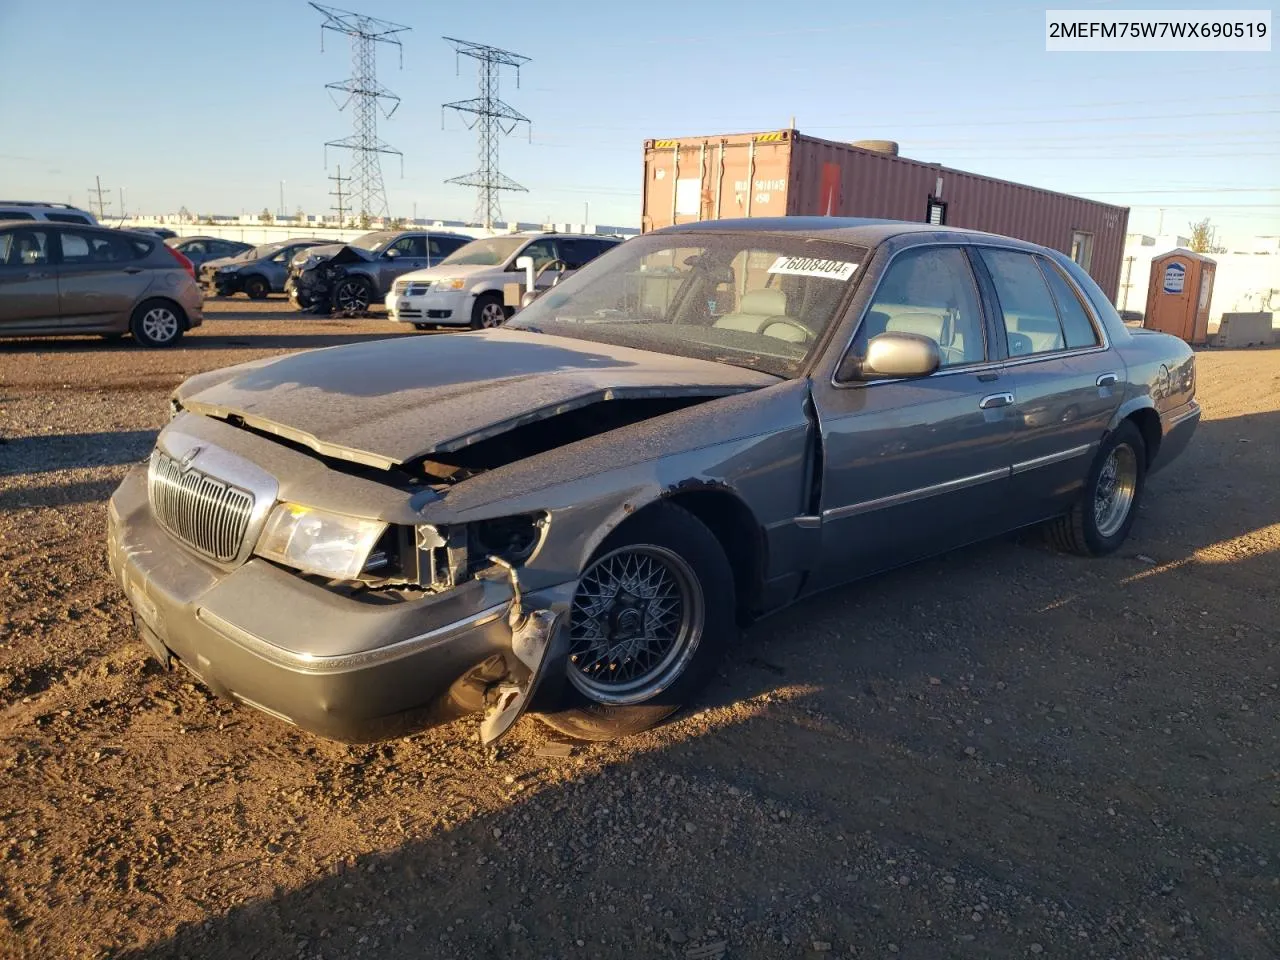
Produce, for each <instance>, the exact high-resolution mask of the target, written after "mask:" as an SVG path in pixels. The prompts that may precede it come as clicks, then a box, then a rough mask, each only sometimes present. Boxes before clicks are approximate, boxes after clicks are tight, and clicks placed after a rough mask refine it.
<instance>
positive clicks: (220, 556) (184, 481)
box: [147, 450, 253, 562]
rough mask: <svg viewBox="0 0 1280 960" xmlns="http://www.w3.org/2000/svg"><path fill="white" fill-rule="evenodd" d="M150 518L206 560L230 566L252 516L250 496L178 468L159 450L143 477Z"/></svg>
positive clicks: (177, 464) (225, 484)
mask: <svg viewBox="0 0 1280 960" xmlns="http://www.w3.org/2000/svg"><path fill="white" fill-rule="evenodd" d="M147 493H148V496H149V498H150V500H151V512H152V514H153V515H154V516H155V518H156V520H158V521H159V522H160V525H161V526H163V527H164V528H165V529H166V530H168V531H169V532H170V533H171V534H173V535H174V536H175V537H177V538H178V539H179V540H181V541H182V542H183V543H185V544H187V545H188V546H190V547H192V548H194V549H196V550H198V551H200V552H201V553H203V554H204V555H205V556H208V557H212V558H213V559H215V560H221V561H223V562H226V561H230V560H234V559H235V558H236V557H237V556H238V555H239V553H240V548H241V546H243V544H244V538H245V533H246V532H247V531H248V529H249V520H250V517H251V515H252V514H253V494H251V493H249V492H248V491H246V490H241V489H240V488H239V487H233V486H231V485H230V484H228V483H224V482H223V481H221V480H218V479H216V478H214V477H211V476H209V475H207V474H205V473H202V472H200V471H199V470H193V469H191V468H188V469H186V470H183V469H182V465H181V464H180V463H178V462H177V461H176V460H174V459H173V458H172V457H170V456H169V455H168V454H166V453H163V452H162V451H160V450H155V451H153V452H152V454H151V467H150V469H149V470H148V472H147Z"/></svg>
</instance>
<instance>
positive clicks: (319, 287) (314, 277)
mask: <svg viewBox="0 0 1280 960" xmlns="http://www.w3.org/2000/svg"><path fill="white" fill-rule="evenodd" d="M284 292H285V294H286V295H287V296H288V297H289V300H290V302H291V303H292V304H293V305H294V306H295V307H297V308H298V309H299V310H309V309H311V308H312V307H316V306H319V305H320V304H322V303H325V304H327V303H328V299H329V288H328V286H327V285H326V284H324V283H323V282H322V281H321V279H320V277H319V271H318V270H317V269H315V268H312V269H310V270H298V269H291V270H290V271H289V277H288V279H286V280H285V282H284Z"/></svg>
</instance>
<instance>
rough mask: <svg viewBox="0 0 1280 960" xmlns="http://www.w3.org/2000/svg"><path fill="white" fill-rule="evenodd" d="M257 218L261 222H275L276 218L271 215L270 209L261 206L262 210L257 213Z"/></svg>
mask: <svg viewBox="0 0 1280 960" xmlns="http://www.w3.org/2000/svg"><path fill="white" fill-rule="evenodd" d="M258 219H259V220H260V221H262V222H263V223H275V220H276V218H275V217H273V216H272V215H271V211H270V210H269V209H268V208H267V207H263V208H262V212H261V213H260V214H258Z"/></svg>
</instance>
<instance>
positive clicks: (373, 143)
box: [311, 3, 409, 217]
mask: <svg viewBox="0 0 1280 960" xmlns="http://www.w3.org/2000/svg"><path fill="white" fill-rule="evenodd" d="M311 6H312V7H314V8H315V9H316V10H318V11H319V12H320V13H322V14H323V15H324V18H325V20H324V23H322V24H321V25H320V49H321V51H323V50H324V32H325V31H326V30H332V31H334V32H335V33H341V34H344V35H345V36H348V37H350V38H351V77H350V78H349V79H347V80H343V81H340V82H338V83H327V84H325V88H326V89H327V90H331V91H339V92H341V93H345V94H346V99H345V100H343V101H342V102H341V103H340V104H338V109H339V110H345V109H346V107H347V104H349V103H353V104H354V105H355V108H354V110H353V111H352V114H353V118H354V126H355V132H354V133H353V134H352V135H351V136H349V137H343V138H342V139H341V140H330V141H328V142H327V143H326V144H325V148H326V149H325V166H326V167H328V165H329V162H328V148H329V147H339V148H341V149H343V150H350V151H351V152H352V153H353V154H354V155H355V170H354V171H353V172H352V174H351V177H350V178H349V179H350V180H352V181H353V183H354V186H353V188H352V191H351V194H352V199H353V201H354V207H355V209H356V210H357V211H358V212H359V213H360V215H361V216H362V217H385V216H386V215H387V191H386V188H385V187H384V186H383V183H382V162H381V159H380V154H384V153H390V154H395V155H396V156H397V157H399V158H400V175H401V176H404V154H403V153H401V152H400V151H399V150H397V149H395V148H394V147H392V146H390V145H389V144H386V143H384V142H383V141H381V140H379V139H378V112H379V110H381V111H382V114H383V116H384V117H385V118H388V119H389V118H390V117H391V115H392V114H393V113H395V112H396V107H398V106H400V98H399V97H397V96H396V95H395V94H394V93H392V92H391V91H390V90H388V89H386V88H385V87H382V86H380V85H379V84H378V72H377V46H378V44H379V43H392V44H395V45H396V46H397V47H400V66H401V68H403V67H404V48H403V47H402V46H401V44H400V41H399V40H398V39H397V38H396V34H398V33H403V32H404V31H406V30H408V29H409V27H406V26H402V25H401V24H398V23H391V22H390V21H389V20H378V19H376V18H374V17H366V16H365V15H364V14H362V13H352V12H350V11H349V10H337V9H335V8H333V7H325V6H321V5H320V4H318V3H312V4H311ZM330 96H333V94H332V93H331V94H330ZM383 101H386V102H389V103H390V104H391V108H390V109H387V108H386V107H385V106H383V105H382V104H383Z"/></svg>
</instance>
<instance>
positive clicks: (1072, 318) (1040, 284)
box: [979, 248, 1126, 523]
mask: <svg viewBox="0 0 1280 960" xmlns="http://www.w3.org/2000/svg"><path fill="white" fill-rule="evenodd" d="M979 253H980V256H979V261H980V264H981V266H982V267H984V268H985V272H986V274H987V275H988V276H989V278H990V281H991V286H992V288H993V290H994V295H995V299H996V301H997V307H998V311H999V314H1000V317H999V323H998V325H997V328H998V330H999V331H1000V335H1002V336H1003V337H1004V338H1005V342H1006V344H1007V346H1008V354H1009V360H1008V365H1007V367H1006V369H1007V371H1008V373H1009V375H1010V376H1011V378H1012V380H1013V383H1014V386H1015V390H1014V392H1015V394H1016V395H1017V404H1016V406H1015V409H1014V413H1015V418H1014V419H1015V421H1016V424H1017V428H1016V431H1015V433H1014V436H1013V449H1012V454H1011V456H1010V462H1011V466H1012V472H1013V477H1012V484H1011V489H1010V497H1009V510H1010V512H1011V514H1013V515H1014V517H1015V518H1016V519H1017V521H1018V522H1019V523H1032V522H1034V521H1036V520H1040V519H1043V518H1045V517H1049V516H1052V515H1054V514H1056V513H1059V512H1060V511H1062V510H1063V509H1065V508H1066V507H1067V506H1068V505H1070V503H1071V502H1072V500H1073V499H1074V498H1075V497H1076V496H1078V495H1079V493H1080V489H1081V486H1082V484H1083V483H1084V480H1085V478H1086V476H1087V474H1088V471H1089V466H1090V464H1091V463H1092V461H1093V457H1094V453H1095V451H1096V449H1097V446H1098V443H1099V442H1100V441H1101V440H1102V437H1103V435H1104V434H1105V433H1106V431H1107V425H1108V424H1109V423H1110V421H1111V415H1112V413H1114V411H1115V409H1116V407H1117V406H1118V405H1119V403H1120V399H1121V397H1123V395H1124V383H1125V380H1126V371H1125V365H1124V363H1123V361H1122V360H1121V359H1120V356H1119V355H1118V354H1117V353H1116V351H1115V350H1114V349H1112V348H1110V346H1109V345H1108V344H1107V342H1106V339H1105V337H1104V336H1103V335H1102V328H1101V324H1100V323H1098V321H1097V319H1096V318H1095V317H1094V315H1093V312H1092V310H1091V309H1089V307H1087V306H1086V299H1085V298H1084V297H1083V296H1081V295H1080V292H1079V291H1078V290H1077V289H1076V287H1075V285H1074V284H1073V283H1072V282H1071V281H1070V280H1069V279H1068V278H1067V276H1066V275H1065V274H1064V273H1063V271H1062V270H1061V269H1059V268H1058V266H1057V265H1056V264H1054V263H1053V262H1052V261H1051V260H1050V259H1049V258H1047V257H1043V256H1040V255H1038V254H1032V253H1029V252H1025V251H1020V250H1003V249H992V248H979Z"/></svg>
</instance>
